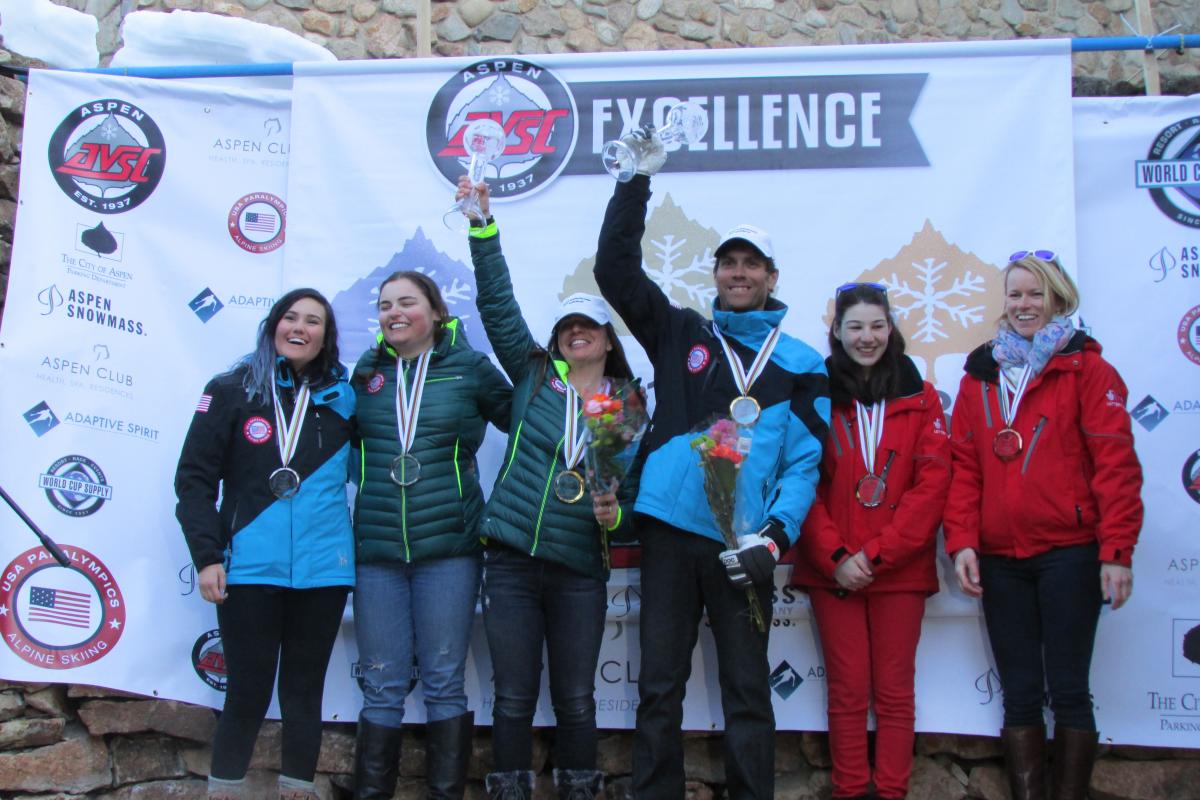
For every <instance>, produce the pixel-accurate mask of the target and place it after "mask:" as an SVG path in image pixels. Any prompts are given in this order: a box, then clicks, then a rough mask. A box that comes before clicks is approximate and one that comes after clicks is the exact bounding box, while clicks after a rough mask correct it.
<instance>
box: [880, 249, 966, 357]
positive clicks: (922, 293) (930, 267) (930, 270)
mask: <svg viewBox="0 0 1200 800" xmlns="http://www.w3.org/2000/svg"><path fill="white" fill-rule="evenodd" d="M912 266H913V269H915V270H916V271H917V275H918V281H917V283H918V284H919V285H918V286H917V287H916V288H913V286H911V285H909V282H908V281H907V280H901V279H900V278H899V277H898V276H897V275H896V273H895V272H893V273H892V276H891V278H889V279H885V280H884V281H883V284H884V285H885V286H887V288H888V291H889V293H890V294H891V298H892V310H893V311H894V312H895V313H896V315H897V317H899V318H900V319H905V320H907V319H909V317H910V316H911V317H912V318H913V320H914V321H915V322H916V323H917V328H916V330H915V331H914V332H913V334H912V338H913V339H914V340H916V341H919V342H925V343H929V342H933V341H935V340H937V339H947V338H949V334H948V333H947V332H946V325H947V324H949V323H957V324H958V325H960V326H962V327H963V328H964V329H965V328H968V327H970V326H971V325H974V324H976V323H979V322H982V321H983V312H984V305H975V306H972V305H968V304H967V303H966V302H962V303H957V304H955V303H953V302H951V301H952V300H953V299H957V298H968V299H969V298H970V297H971V295H975V294H984V293H985V292H986V286H985V284H986V281H985V279H984V276H982V275H978V274H975V273H973V272H971V271H970V270H967V271H966V272H964V273H963V275H962V276H961V277H958V278H955V279H954V282H953V283H951V284H950V286H949V287H947V288H945V289H939V288H938V284H939V282H940V281H941V280H942V278H943V277H945V276H943V275H942V272H943V270H945V269H946V266H947V265H946V262H945V261H941V260H939V259H935V258H925V259H922V261H921V262H916V261H914V262H912ZM906 299H907V300H911V301H912V302H910V303H908V304H907V305H906V304H904V301H905V300H906ZM939 312H940V313H942V314H944V315H945V317H946V322H945V323H943V321H942V320H941V319H939V318H938V314H939Z"/></svg>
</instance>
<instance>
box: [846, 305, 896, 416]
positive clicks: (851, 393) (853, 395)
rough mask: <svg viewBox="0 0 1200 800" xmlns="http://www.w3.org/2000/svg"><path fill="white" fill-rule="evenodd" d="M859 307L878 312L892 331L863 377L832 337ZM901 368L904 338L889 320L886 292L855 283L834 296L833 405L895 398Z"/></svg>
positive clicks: (891, 319) (859, 368) (893, 321)
mask: <svg viewBox="0 0 1200 800" xmlns="http://www.w3.org/2000/svg"><path fill="white" fill-rule="evenodd" d="M859 303H866V304H868V305H872V306H879V307H880V308H882V309H883V313H884V314H886V315H887V319H888V324H890V325H891V327H892V332H891V334H890V335H889V336H888V343H887V347H886V348H885V349H884V351H883V356H882V357H881V358H880V359H879V361H877V362H875V365H874V366H873V367H871V369H870V371H869V372H868V373H867V374H866V375H863V372H862V367H861V366H860V365H859V364H858V363H857V362H856V361H855V360H854V359H852V358H851V357H850V354H849V353H847V352H846V348H845V347H843V346H842V341H841V339H839V338H837V336H835V335H834V334H835V333H836V332H837V329H838V328H840V327H841V325H842V320H843V319H844V318H845V316H846V312H847V311H849V310H850V308H852V307H853V306H856V305H858V304H859ZM903 364H904V334H902V333H900V328H899V327H898V326H897V325H896V319H895V317H893V316H892V307H891V304H889V303H888V299H887V292H885V291H883V290H882V289H879V288H877V287H875V286H872V285H870V284H867V283H859V284H856V285H854V286H851V287H849V288H847V289H843V290H842V291H840V292H838V295H837V298H836V299H835V300H834V302H833V324H832V325H830V326H829V394H830V399H831V400H832V402H833V404H834V405H849V403H850V402H851V401H852V400H858V401H859V402H860V403H863V404H867V403H874V402H876V401H878V400H885V399H888V398H892V397H899V396H900V392H901V385H902V382H901V375H902V367H903Z"/></svg>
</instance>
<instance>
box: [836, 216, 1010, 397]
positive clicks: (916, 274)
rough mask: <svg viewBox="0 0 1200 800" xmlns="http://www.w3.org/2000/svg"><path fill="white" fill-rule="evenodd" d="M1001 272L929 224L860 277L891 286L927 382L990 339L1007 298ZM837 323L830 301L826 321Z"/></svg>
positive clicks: (899, 319)
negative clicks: (941, 361)
mask: <svg viewBox="0 0 1200 800" xmlns="http://www.w3.org/2000/svg"><path fill="white" fill-rule="evenodd" d="M1000 274H1001V273H1000V269H999V268H997V267H996V266H995V265H993V264H989V263H987V262H986V261H983V260H982V259H980V258H979V257H978V256H976V255H975V254H974V253H968V252H965V251H963V250H962V249H960V248H959V247H957V246H955V245H952V244H950V243H949V242H947V241H946V239H945V237H943V236H942V234H941V233H939V232H938V231H937V230H936V229H935V228H934V227H933V224H932V223H931V222H930V221H929V220H926V221H925V226H924V227H923V228H921V230H920V231H918V232H917V233H916V234H915V235H914V236H913V238H912V241H910V242H909V243H908V244H907V245H905V246H904V247H902V248H900V251H899V252H897V253H896V255H895V256H893V257H892V258H890V259H888V260H886V261H881V262H880V263H879V264H877V265H876V266H874V267H872V268H871V269H869V270H867V271H865V272H863V273H861V274H860V275H859V276H858V278H857V279H858V280H859V281H864V282H872V283H879V284H882V285H884V286H886V287H887V290H888V301H889V302H890V303H891V305H892V313H893V314H894V315H895V317H896V324H897V325H899V326H900V331H901V333H903V334H904V338H905V340H906V342H907V345H908V346H907V352H908V353H909V354H911V355H914V356H917V357H919V358H921V359H922V360H924V361H925V371H926V379H927V380H928V381H929V382H930V383H934V384H936V383H937V380H936V376H935V374H934V365H935V363H936V362H937V359H938V358H940V357H941V356H944V355H949V354H951V353H968V352H970V351H971V350H973V349H974V348H975V347H977V346H978V345H980V344H982V343H983V342H985V341H987V340H988V339H989V338H991V336H992V334H993V333H994V332H995V327H994V325H993V323H994V322H995V320H996V319H998V318H999V316H1000V314H1001V312H1002V310H1003V307H1004V298H1003V294H1004V293H1003V291H1002V286H1001V283H1000ZM832 319H833V299H832V298H831V299H830V300H829V305H828V307H827V311H826V315H825V321H826V322H827V323H828V322H830V321H831V320H832Z"/></svg>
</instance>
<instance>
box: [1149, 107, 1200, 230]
mask: <svg viewBox="0 0 1200 800" xmlns="http://www.w3.org/2000/svg"><path fill="white" fill-rule="evenodd" d="M1135 169H1136V171H1137V172H1136V181H1137V187H1138V188H1139V189H1149V190H1150V199H1151V200H1153V201H1154V205H1156V206H1158V210H1159V211H1161V212H1162V213H1163V214H1166V215H1167V217H1168V218H1170V219H1171V220H1173V221H1174V222H1178V223H1179V224H1180V225H1186V226H1187V227H1189V228H1200V117H1188V118H1187V119H1181V120H1179V121H1178V122H1176V123H1174V124H1173V125H1168V126H1167V127H1166V128H1163V129H1162V130H1161V131H1159V133H1158V136H1156V137H1155V138H1154V143H1153V144H1152V145H1151V146H1150V152H1149V153H1148V154H1147V155H1146V160H1144V161H1138V162H1137V164H1136V167H1135Z"/></svg>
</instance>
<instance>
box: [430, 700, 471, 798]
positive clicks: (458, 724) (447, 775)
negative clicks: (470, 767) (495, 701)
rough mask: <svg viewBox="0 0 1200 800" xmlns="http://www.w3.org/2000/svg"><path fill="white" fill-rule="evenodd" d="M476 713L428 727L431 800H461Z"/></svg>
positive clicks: (469, 759) (464, 786) (440, 721)
mask: <svg viewBox="0 0 1200 800" xmlns="http://www.w3.org/2000/svg"><path fill="white" fill-rule="evenodd" d="M474 732H475V712H474V711H468V712H467V713H465V714H462V715H461V716H457V717H454V718H452V719H442V720H438V721H437V722H429V723H426V725H425V782H426V784H427V785H428V787H429V791H428V792H427V793H426V794H425V796H426V797H427V798H428V800H462V796H463V790H464V789H465V788H466V784H467V764H468V763H470V761H471V735H472V734H473V733H474Z"/></svg>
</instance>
